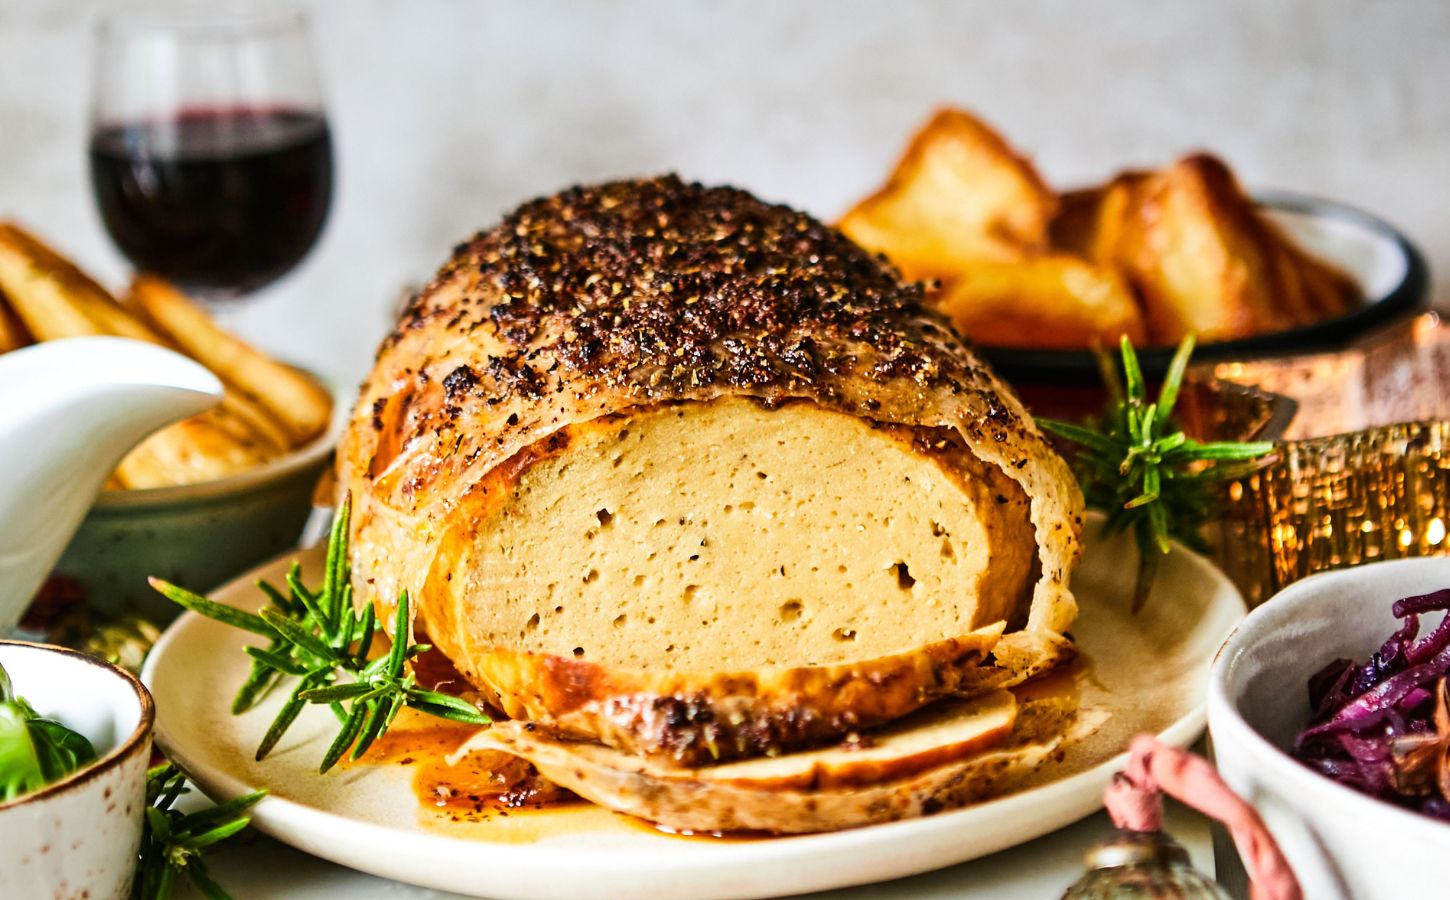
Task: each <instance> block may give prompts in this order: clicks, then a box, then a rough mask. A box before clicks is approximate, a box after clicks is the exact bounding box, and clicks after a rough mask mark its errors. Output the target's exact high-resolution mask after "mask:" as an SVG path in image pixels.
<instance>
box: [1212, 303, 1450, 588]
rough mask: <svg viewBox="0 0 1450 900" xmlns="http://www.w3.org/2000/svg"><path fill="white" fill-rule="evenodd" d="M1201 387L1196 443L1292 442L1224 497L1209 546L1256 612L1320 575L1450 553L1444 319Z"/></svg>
mask: <svg viewBox="0 0 1450 900" xmlns="http://www.w3.org/2000/svg"><path fill="white" fill-rule="evenodd" d="M1189 381H1190V384H1192V385H1193V387H1194V395H1196V396H1197V397H1198V398H1199V401H1198V402H1196V403H1194V404H1191V405H1190V407H1189V408H1188V409H1187V410H1186V411H1185V413H1184V424H1185V428H1187V429H1188V430H1189V431H1190V432H1192V433H1196V434H1200V435H1204V436H1209V437H1216V438H1228V439H1240V440H1243V439H1249V438H1257V437H1262V438H1267V439H1277V440H1280V444H1279V447H1278V449H1277V451H1276V453H1275V456H1274V458H1273V459H1271V460H1270V461H1269V462H1268V463H1267V464H1266V465H1265V466H1264V467H1262V468H1261V469H1259V470H1258V471H1257V472H1256V473H1254V474H1252V475H1250V476H1248V477H1246V478H1243V479H1240V480H1237V481H1231V482H1226V483H1225V484H1224V485H1223V495H1222V503H1223V505H1222V513H1223V515H1222V517H1221V520H1220V521H1219V523H1218V525H1217V526H1216V527H1215V528H1212V529H1211V530H1210V533H1209V534H1208V535H1207V537H1208V538H1209V540H1210V543H1212V544H1213V545H1214V547H1215V555H1216V557H1217V561H1218V563H1219V565H1220V566H1221V567H1222V568H1223V569H1224V571H1226V572H1227V573H1228V574H1229V576H1230V577H1231V578H1233V580H1234V581H1235V582H1236V583H1237V584H1238V586H1239V589H1240V590H1241V591H1243V593H1244V597H1245V598H1246V599H1247V600H1248V602H1249V605H1250V606H1255V605H1257V604H1259V603H1262V602H1263V601H1264V600H1266V599H1268V598H1269V597H1270V596H1272V595H1273V594H1274V593H1275V592H1277V591H1278V590H1279V589H1280V588H1282V587H1284V586H1285V585H1288V584H1290V583H1292V582H1294V581H1296V580H1298V579H1300V578H1303V577H1304V576H1305V575H1310V574H1313V573H1314V572H1320V571H1323V570H1326V569H1335V568H1340V567H1342V566H1352V565H1356V564H1358V563H1363V562H1372V561H1374V560H1379V559H1395V558H1398V557H1405V556H1425V555H1436V554H1445V553H1450V540H1447V533H1446V530H1447V527H1450V452H1447V450H1450V328H1447V327H1445V326H1444V325H1443V324H1442V322H1441V320H1440V317H1439V316H1438V315H1436V314H1434V313H1426V314H1423V315H1420V316H1417V317H1416V318H1414V319H1411V320H1409V321H1407V322H1404V323H1402V324H1400V325H1397V326H1394V327H1392V328H1391V329H1389V330H1387V331H1384V332H1381V333H1379V334H1378V335H1375V336H1373V337H1371V338H1370V339H1368V340H1366V341H1365V342H1363V343H1361V344H1358V345H1356V346H1354V347H1351V348H1350V349H1348V350H1345V351H1343V352H1339V353H1320V354H1312V355H1305V356H1296V357H1287V358H1281V359H1268V360H1255V361H1253V362H1229V363H1218V364H1215V365H1206V366H1202V367H1198V368H1196V369H1195V370H1194V371H1193V372H1192V373H1190V376H1189ZM1235 386H1237V388H1235ZM1286 399H1287V401H1288V402H1286ZM1292 407H1297V413H1296V414H1293V415H1292V418H1288V415H1287V413H1289V411H1290V409H1291V408H1292ZM1286 419H1287V423H1286V421H1285V420H1286ZM1215 532H1216V533H1215Z"/></svg>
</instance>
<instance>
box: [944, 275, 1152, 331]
mask: <svg viewBox="0 0 1450 900" xmlns="http://www.w3.org/2000/svg"><path fill="white" fill-rule="evenodd" d="M935 302H936V304H937V306H938V308H940V309H941V310H942V312H944V313H945V314H946V315H947V316H949V317H950V318H951V320H952V323H953V324H954V325H956V327H957V329H958V330H959V331H961V332H962V333H963V334H964V335H966V336H967V337H968V338H970V339H971V340H973V341H975V342H977V343H979V344H985V345H988V346H996V347H1049V348H1054V349H1064V350H1068V349H1071V350H1079V349H1083V348H1085V347H1091V346H1093V345H1095V344H1097V345H1101V346H1104V347H1112V346H1114V345H1116V344H1117V342H1118V338H1119V337H1120V336H1122V335H1125V334H1126V335H1127V336H1128V338H1129V339H1130V340H1132V341H1133V342H1134V343H1135V344H1138V345H1140V346H1141V345H1142V343H1143V340H1144V338H1145V336H1146V330H1145V328H1144V323H1143V317H1142V314H1141V313H1140V312H1139V310H1138V304H1137V301H1136V300H1135V299H1134V298H1133V292H1132V291H1131V290H1130V289H1129V288H1128V285H1127V284H1126V283H1124V281H1123V279H1122V278H1121V277H1119V276H1118V274H1117V273H1116V272H1114V271H1113V270H1112V269H1110V268H1107V267H1105V266H1098V265H1095V264H1093V263H1091V262H1088V261H1087V260H1084V259H1080V258H1078V257H1076V256H1071V255H1068V254H1065V253H1051V254H1044V255H1040V256H1029V257H1024V258H1021V259H1016V260H978V261H977V262H974V263H972V264H971V265H970V266H969V267H968V268H967V269H966V270H964V271H963V272H961V273H960V274H959V275H957V277H955V278H953V279H952V280H951V281H949V282H947V283H946V285H945V286H944V287H943V289H942V290H941V291H940V293H938V294H937V295H936V297H935Z"/></svg>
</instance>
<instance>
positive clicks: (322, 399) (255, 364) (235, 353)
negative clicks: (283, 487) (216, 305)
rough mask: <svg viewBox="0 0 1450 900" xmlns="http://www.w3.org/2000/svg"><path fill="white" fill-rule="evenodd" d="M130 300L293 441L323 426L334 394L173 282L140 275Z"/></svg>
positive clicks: (302, 440)
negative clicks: (237, 332) (220, 321)
mask: <svg viewBox="0 0 1450 900" xmlns="http://www.w3.org/2000/svg"><path fill="white" fill-rule="evenodd" d="M128 302H129V303H131V304H134V306H135V307H136V308H137V309H140V310H141V311H142V312H143V313H144V315H145V316H146V318H147V319H148V320H149V321H150V322H151V324H152V325H154V326H155V327H156V328H157V329H158V330H159V331H161V333H162V334H164V335H165V336H166V337H167V338H169V339H170V340H171V341H172V342H173V343H175V344H176V345H177V346H178V347H180V348H181V349H182V350H183V351H185V352H186V353H187V354H188V355H190V356H191V357H193V358H194V359H196V360H197V361H198V362H200V363H201V364H202V365H204V366H206V367H207V368H208V369H211V370H212V371H213V372H215V373H216V374H217V375H218V376H220V377H221V378H222V379H223V380H224V381H227V382H228V383H230V384H232V385H234V386H235V387H236V388H237V389H238V390H239V391H241V392H242V393H243V394H244V395H246V396H247V397H249V398H251V399H254V400H256V401H257V402H258V403H260V404H261V405H262V406H263V407H265V408H266V409H267V411H268V412H270V413H271V414H272V415H273V416H274V417H276V419H277V421H278V422H279V423H280V424H281V426H282V428H283V429H284V430H285V431H286V433H287V436H288V437H289V439H290V442H291V443H292V444H293V445H294V446H295V445H299V444H303V443H306V442H307V441H309V440H311V439H312V438H314V437H316V436H317V435H319V434H321V433H322V432H323V431H324V430H326V428H327V423H328V421H329V420H330V419H331V416H332V399H331V398H330V397H329V396H328V395H327V393H326V392H325V391H323V390H322V389H321V388H319V387H317V386H316V385H315V384H313V383H312V382H311V381H309V380H308V379H306V378H304V377H303V376H302V375H300V374H298V373H297V372H295V371H293V370H292V369H290V368H288V367H287V366H285V365H283V364H281V363H279V362H277V361H276V360H273V359H271V358H270V357H268V356H266V355H264V354H262V353H261V352H259V351H257V350H255V349H254V348H252V347H251V346H250V345H248V344H247V343H245V342H243V341H241V340H239V339H238V338H236V337H233V336H232V335H230V334H227V333H226V332H225V331H223V330H221V329H220V328H218V327H217V325H216V323H215V322H213V321H212V319H211V317H210V316H208V315H207V314H206V313H205V312H203V311H202V310H201V308H200V307H198V306H197V305H196V304H195V303H193V302H192V301H191V300H190V299H188V298H187V297H186V295H185V294H183V293H181V292H180V291H179V290H177V289H176V288H175V287H173V286H172V285H170V284H169V283H167V282H166V281H163V280H161V279H159V278H155V277H151V276H147V275H141V276H137V278H136V279H135V280H134V281H132V283H131V290H130V293H129V295H128Z"/></svg>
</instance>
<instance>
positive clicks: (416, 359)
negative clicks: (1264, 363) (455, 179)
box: [338, 176, 1081, 667]
mask: <svg viewBox="0 0 1450 900" xmlns="http://www.w3.org/2000/svg"><path fill="white" fill-rule="evenodd" d="M723 396H748V397H753V398H755V399H757V400H759V401H761V402H763V403H766V404H768V405H769V404H776V403H781V402H784V401H787V400H790V399H804V400H809V401H811V402H814V403H818V404H820V405H822V406H825V407H827V408H831V409H835V410H838V411H842V412H846V413H849V414H852V415H857V416H861V417H864V418H868V419H872V420H875V421H879V422H883V423H889V424H895V425H904V426H910V427H923V428H932V429H934V428H950V429H952V430H954V431H955V432H957V433H958V434H959V435H960V436H961V438H962V440H963V441H964V442H965V444H966V446H967V447H968V449H969V450H970V451H971V453H973V454H975V455H976V456H977V457H978V458H980V459H982V460H983V461H985V462H987V463H988V464H990V465H993V466H996V467H998V468H999V469H1001V470H1002V471H1003V472H1004V473H1006V474H1007V476H1008V477H1010V478H1011V479H1012V480H1014V481H1016V482H1017V483H1018V484H1020V485H1021V487H1022V488H1023V490H1024V491H1025V493H1026V494H1027V496H1028V497H1029V498H1030V499H1031V516H1032V520H1033V523H1034V526H1035V528H1036V532H1037V538H1038V545H1039V557H1040V562H1041V568H1042V577H1041V581H1040V582H1039V584H1038V586H1037V590H1036V593H1035V597H1034V601H1033V607H1032V612H1031V615H1030V617H1029V622H1028V627H1027V629H1026V632H1030V634H1025V635H1024V636H1023V638H1021V639H1020V640H1019V639H1016V638H1014V637H1013V636H1011V635H1009V637H1008V638H1007V639H1004V642H1003V645H1002V646H1001V649H1000V650H999V652H998V654H997V656H998V659H999V660H1001V659H1005V658H1007V657H1009V656H1011V655H1012V654H1013V653H1014V652H1016V651H1014V648H1016V647H1019V646H1020V651H1021V652H1020V653H1019V654H1018V655H1019V656H1020V659H1019V660H1018V662H1020V663H1021V664H1022V665H1023V666H1024V667H1030V666H1031V665H1032V660H1034V659H1046V658H1049V657H1052V656H1054V655H1055V654H1053V653H1048V652H1044V645H1043V642H1044V641H1045V642H1046V643H1048V644H1053V643H1056V644H1057V645H1058V646H1059V647H1060V645H1061V643H1062V639H1061V636H1060V633H1061V632H1062V631H1063V630H1064V629H1065V628H1066V627H1067V625H1068V624H1069V623H1070V622H1071V620H1072V618H1073V612H1074V606H1073V602H1072V597H1071V594H1070V593H1069V592H1068V590H1067V579H1068V573H1069V571H1070V569H1071V566H1072V564H1073V562H1074V561H1075V559H1076V557H1077V553H1078V547H1079V544H1078V533H1079V530H1080V526H1081V520H1080V513H1081V496H1080V495H1079V494H1078V492H1077V489H1076V485H1075V483H1074V482H1073V480H1072V477H1071V474H1070V473H1069V472H1068V471H1067V469H1066V467H1065V466H1064V465H1063V463H1062V461H1061V460H1060V459H1058V458H1057V457H1056V456H1055V455H1054V454H1053V453H1052V452H1051V450H1050V449H1049V448H1048V447H1047V445H1046V443H1045V442H1044V441H1043V439H1042V437H1041V435H1040V434H1039V433H1038V432H1037V430H1036V428H1035V427H1034V426H1033V425H1032V423H1031V420H1030V418H1029V417H1028V416H1027V415H1026V413H1025V411H1024V410H1023V409H1022V407H1021V405H1020V404H1019V403H1018V401H1017V400H1016V398H1015V397H1013V396H1012V394H1011V392H1010V391H1008V390H1007V389H1006V388H1005V387H1004V386H1003V385H1001V384H1000V383H999V382H997V380H996V379H995V378H994V377H993V376H992V374H991V373H990V372H989V371H988V370H987V369H986V368H985V367H984V366H982V365H981V364H980V363H979V362H978V361H977V359H976V357H975V356H974V355H973V354H972V352H971V350H970V349H969V348H968V347H967V346H966V345H965V344H964V343H963V341H962V340H961V338H960V337H959V336H957V335H956V334H954V333H953V332H952V331H951V329H950V327H949V326H948V325H947V323H946V322H945V320H944V319H942V318H941V317H940V316H938V315H937V314H936V313H934V312H932V311H931V310H929V309H927V308H926V307H924V306H923V304H922V294H921V288H920V286H919V285H912V284H904V283H902V282H901V281H900V279H899V277H898V275H897V273H896V271H895V270H894V269H893V268H892V267H891V266H890V265H889V264H888V263H887V262H886V261H885V260H883V259H880V258H878V257H873V256H872V255H870V254H869V253H867V252H866V251H864V250H862V249H861V248H859V247H857V246H856V245H854V244H853V243H851V242H850V241H849V240H848V239H847V238H845V237H844V236H842V235H841V234H839V233H838V232H836V231H834V230H833V229H831V228H829V227H827V226H825V225H823V224H822V223H820V222H818V221H816V220H815V219H813V218H811V217H810V216H807V215H805V214H803V213H799V212H796V211H793V210H791V209H789V208H787V207H784V206H778V205H772V204H768V203H765V202H763V201H761V200H758V199H756V198H754V197H752V196H751V195H749V194H747V193H745V192H743V191H739V190H736V189H733V188H707V187H703V186H701V185H698V184H687V183H685V182H683V181H681V180H680V179H678V178H675V177H673V176H665V177H660V178H654V179H646V180H639V181H620V182H613V183H609V184H603V185H598V186H592V187H577V188H571V189H569V190H566V191H564V192H562V193H560V194H557V195H555V196H552V197H546V198H541V199H538V200H534V201H532V202H530V203H527V204H525V205H524V206H522V207H521V208H519V209H518V210H517V211H516V212H514V213H512V214H511V215H509V216H508V217H506V218H505V219H504V220H503V222H501V223H500V224H499V225H498V226H497V227H495V228H493V229H490V230H488V231H485V232H481V233H480V234H478V235H476V236H475V237H474V238H473V239H471V240H469V241H467V242H465V243H463V244H461V245H459V246H458V247H457V248H455V252H454V255H453V258H452V259H451V260H450V261H449V262H448V263H447V264H446V265H445V266H444V267H443V269H442V270H441V271H440V272H439V274H438V275H437V277H436V278H435V279H434V280H433V281H432V283H430V284H429V285H428V286H427V287H426V288H425V289H424V290H423V291H422V292H420V293H419V295H418V296H417V297H415V298H414V299H413V301H412V302H411V303H410V304H409V305H408V308H407V309H406V310H405V312H404V313H403V315H402V317H401V318H400V320H399V322H398V325H397V327H396V328H395V329H394V331H393V332H392V333H391V334H390V335H389V336H388V338H387V339H386V340H385V341H384V342H383V345H382V347H381V349H380V350H379V353H378V358H377V363H376V365H375V367H374V370H373V372H372V374H371V375H370V376H369V379H368V381H367V382H366V383H365V384H364V386H363V393H362V396H361V398H360V401H359V404H358V406H357V409H356V411H355V413H354V417H353V421H352V425H351V427H350V429H349V431H348V433H347V435H346V437H345V439H344V442H343V445H342V447H341V449H340V452H339V463H338V466H339V476H340V483H341V485H342V487H343V489H346V490H351V491H352V492H353V494H354V495H355V511H354V519H353V522H354V525H353V530H354V535H353V537H354V540H353V553H354V560H353V562H354V571H357V572H367V573H369V576H370V578H369V580H368V581H367V582H366V583H364V584H360V585H358V596H359V599H360V600H364V601H366V600H377V601H378V602H379V603H380V604H382V605H383V606H384V607H386V606H387V605H388V604H390V603H391V602H392V599H393V598H394V597H396V596H397V593H398V591H399V590H401V589H404V588H407V589H409V590H412V591H414V592H415V594H416V593H417V592H418V591H419V589H420V588H421V587H422V582H423V580H424V579H425V578H426V577H427V573H428V571H429V569H430V566H431V565H432V561H433V559H434V558H435V557H436V556H437V555H438V548H439V546H440V543H441V542H445V541H446V540H448V539H449V535H450V534H453V533H458V534H462V533H463V532H466V531H467V529H468V527H469V522H467V521H463V519H464V518H466V516H464V515H463V513H461V512H460V513H455V510H456V509H458V508H459V507H460V501H461V500H462V499H463V498H464V497H465V496H467V495H470V494H472V495H473V496H474V497H475V499H477V497H478V495H480V494H487V493H488V492H490V491H500V490H507V489H508V484H509V483H510V482H509V480H508V479H507V478H505V477H503V473H505V472H508V471H510V470H515V469H517V467H518V466H519V465H522V464H523V463H521V462H520V460H526V459H527V458H528V457H529V453H528V452H525V451H528V449H529V448H531V447H535V446H536V445H539V443H540V442H541V441H545V440H546V439H550V438H551V437H553V436H559V435H562V434H563V432H564V431H565V429H566V426H569V425H571V424H575V423H581V422H586V421H590V420H592V419H596V418H598V417H600V416H604V415H611V414H629V412H630V411H631V410H633V409H637V408H640V407H644V406H648V405H651V404H659V403H675V402H691V401H709V400H712V399H715V398H719V397H723ZM385 621H391V619H390V618H385Z"/></svg>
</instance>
